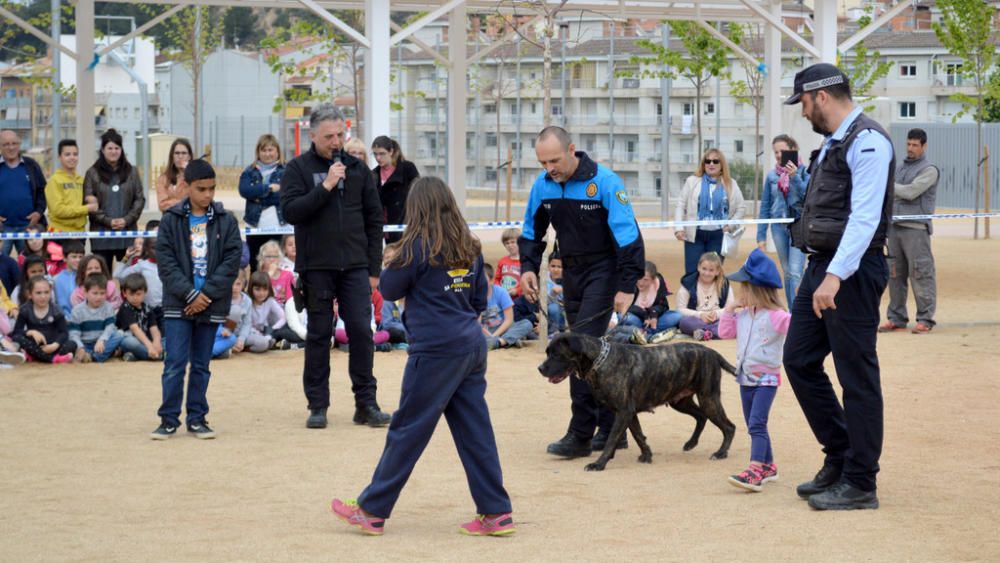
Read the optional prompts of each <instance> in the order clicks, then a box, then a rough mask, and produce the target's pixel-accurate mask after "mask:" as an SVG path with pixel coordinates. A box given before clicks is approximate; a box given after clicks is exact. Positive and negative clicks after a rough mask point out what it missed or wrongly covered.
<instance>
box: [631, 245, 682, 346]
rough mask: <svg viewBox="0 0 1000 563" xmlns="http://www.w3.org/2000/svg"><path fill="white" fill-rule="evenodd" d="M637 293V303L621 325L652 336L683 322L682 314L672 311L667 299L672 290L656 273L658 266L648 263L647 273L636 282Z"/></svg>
mask: <svg viewBox="0 0 1000 563" xmlns="http://www.w3.org/2000/svg"><path fill="white" fill-rule="evenodd" d="M635 293H636V295H635V302H634V303H633V304H632V306H631V307H629V309H628V312H627V313H625V317H624V318H623V319H622V322H621V324H623V325H625V326H634V327H639V328H642V329H644V330H645V331H646V334H649V335H651V334H655V333H657V332H662V331H664V330H667V329H669V328H674V327H675V326H677V323H679V322H680V321H681V316H682V315H681V313H680V312H679V311H671V310H670V302H669V301H668V299H667V296H668V295H670V289H669V288H667V282H666V281H665V280H664V279H663V276H661V275H660V274H659V272H657V271H656V264H654V263H652V262H646V273H645V274H644V275H643V276H642V277H641V278H639V281H638V282H636V290H635Z"/></svg>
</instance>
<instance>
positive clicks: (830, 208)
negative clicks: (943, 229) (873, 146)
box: [791, 113, 896, 253]
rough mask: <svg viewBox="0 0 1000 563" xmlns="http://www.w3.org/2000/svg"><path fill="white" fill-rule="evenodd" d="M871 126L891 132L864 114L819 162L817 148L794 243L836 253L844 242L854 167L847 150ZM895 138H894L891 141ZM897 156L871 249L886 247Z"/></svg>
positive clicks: (806, 249)
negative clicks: (848, 163)
mask: <svg viewBox="0 0 1000 563" xmlns="http://www.w3.org/2000/svg"><path fill="white" fill-rule="evenodd" d="M866 129H871V130H873V131H875V132H877V133H878V134H880V135H882V136H883V137H885V138H886V139H889V135H888V134H887V133H886V132H885V130H884V129H882V126H881V125H879V124H878V123H877V122H875V121H874V120H872V119H871V118H869V117H868V116H867V115H865V114H863V113H862V114H861V115H859V116H858V118H857V119H855V120H854V123H852V124H851V126H850V127H849V128H848V129H847V134H846V135H844V139H843V140H841V141H836V140H834V141H831V142H830V146H829V148H827V150H826V155H825V156H824V157H823V162H821V163H818V164H817V162H816V160H817V158H818V157H819V152H820V151H814V152H813V154H812V161H811V162H810V163H809V174H810V175H811V176H810V178H809V187H808V188H806V199H805V202H804V203H803V204H802V216H801V217H800V218H799V219H797V220H796V221H795V222H794V223H792V227H791V231H792V244H794V245H795V246H796V247H797V248H799V249H801V250H802V251H804V252H818V253H832V252H836V250H837V247H838V246H839V245H840V239H841V237H843V236H844V229H845V228H846V227H847V219H848V217H849V216H850V215H851V192H852V191H853V184H852V182H851V169H850V168H849V167H848V166H847V153H848V150H849V149H850V147H851V143H853V142H854V139H856V138H857V136H858V134H859V133H861V132H862V131H864V130H866ZM890 142H891V141H890ZM895 171H896V157H895V155H893V157H892V161H891V162H890V163H889V176H888V179H887V183H886V187H885V196H884V198H883V200H882V217H881V219H880V220H879V222H878V228H876V229H875V236H873V237H872V242H871V244H870V245H869V246H868V248H869V249H873V248H882V247H884V246H885V243H886V233H887V231H888V229H889V223H890V220H891V217H892V201H893V181H894V176H895Z"/></svg>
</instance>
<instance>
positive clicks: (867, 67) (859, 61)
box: [837, 6, 893, 112]
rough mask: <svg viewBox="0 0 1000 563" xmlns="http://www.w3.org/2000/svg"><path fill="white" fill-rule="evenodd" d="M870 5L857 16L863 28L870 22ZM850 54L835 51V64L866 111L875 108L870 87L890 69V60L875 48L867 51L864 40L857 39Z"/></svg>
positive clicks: (859, 24)
mask: <svg viewBox="0 0 1000 563" xmlns="http://www.w3.org/2000/svg"><path fill="white" fill-rule="evenodd" d="M871 11H872V7H871V6H869V7H868V8H866V9H865V15H863V16H861V17H860V18H858V26H859V27H861V28H864V27H865V26H867V25H868V24H870V23H871V21H872V17H871ZM851 53H852V55H851V56H850V57H847V56H845V55H846V53H837V66H838V67H839V68H840V70H842V71H844V74H846V75H847V78H849V79H850V81H851V94H852V95H853V96H854V98H855V99H857V100H858V104H859V105H861V106H862V107H863V109H864V111H866V112H871V111H873V110H874V109H875V104H873V103H871V102H872V101H873V100H874V99H875V96H874V95H873V94H872V87H873V86H875V83H876V82H878V81H879V80H881V79H883V78H885V77H886V76H887V75H888V74H889V71H890V70H892V64H893V63H891V62H890V61H887V60H883V59H882V53H881V52H879V51H878V50H877V49H876V50H874V51H871V52H869V51H868V48H867V47H866V46H865V42H864V41H859V42H858V43H857V45H855V46H854V47H853V48H852V49H851Z"/></svg>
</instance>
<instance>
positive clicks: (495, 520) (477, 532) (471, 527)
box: [459, 512, 517, 536]
mask: <svg viewBox="0 0 1000 563" xmlns="http://www.w3.org/2000/svg"><path fill="white" fill-rule="evenodd" d="M459 531H460V532H462V533H463V534H465V535H467V536H509V535H511V534H513V533H514V532H516V531H517V529H516V528H515V527H514V517H513V516H511V515H510V512H506V513H504V514H493V515H489V514H479V515H477V516H476V519H475V520H473V521H472V522H469V523H467V524H462V527H461V528H459Z"/></svg>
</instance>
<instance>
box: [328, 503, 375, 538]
mask: <svg viewBox="0 0 1000 563" xmlns="http://www.w3.org/2000/svg"><path fill="white" fill-rule="evenodd" d="M330 511H331V512H333V514H334V515H335V516H336V517H337V518H340V519H341V520H343V521H344V522H347V523H348V524H350V525H351V526H354V527H355V528H359V529H360V530H361V531H362V532H364V533H366V534H368V535H369V536H381V535H382V534H383V533H385V518H379V517H378V516H372V515H370V514H365V511H364V510H361V507H360V506H358V501H356V500H354V499H349V500H346V501H342V500H340V499H339V498H335V499H333V501H332V502H331V503H330Z"/></svg>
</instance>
